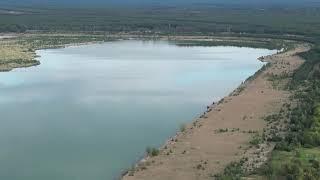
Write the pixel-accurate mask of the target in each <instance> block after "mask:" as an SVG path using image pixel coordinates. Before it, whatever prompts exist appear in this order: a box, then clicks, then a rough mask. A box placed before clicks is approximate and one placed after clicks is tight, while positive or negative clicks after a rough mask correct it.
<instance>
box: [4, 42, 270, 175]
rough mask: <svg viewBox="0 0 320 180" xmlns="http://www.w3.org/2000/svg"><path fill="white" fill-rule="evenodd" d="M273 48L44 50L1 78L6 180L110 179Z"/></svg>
mask: <svg viewBox="0 0 320 180" xmlns="http://www.w3.org/2000/svg"><path fill="white" fill-rule="evenodd" d="M275 52H276V51H275V50H266V49H253V48H238V47H222V46H221V47H201V46H196V47H195V46H194V47H180V46H176V45H174V44H172V43H169V42H165V41H155V42H154V41H117V42H106V43H102V44H90V45H83V46H77V47H68V48H63V49H48V50H39V51H38V52H37V54H38V55H40V56H41V57H40V58H39V60H40V61H41V65H40V66H36V67H30V68H24V69H15V70H13V71H11V72H6V73H0V114H1V118H0V145H1V148H0V179H5V180H44V179H45V180H57V179H59V180H88V179H92V180H109V179H115V178H117V177H119V175H120V174H121V172H122V170H124V169H126V168H129V167H130V166H131V165H132V164H134V163H135V162H136V161H138V160H139V159H140V158H141V157H143V155H144V152H145V149H146V147H147V146H151V147H158V146H160V145H161V144H163V143H164V142H165V141H166V139H168V138H169V137H170V136H172V135H174V134H175V132H176V131H177V130H178V129H179V126H180V125H181V124H183V123H188V122H191V121H192V120H193V119H194V118H195V117H197V116H198V115H199V114H201V112H203V111H204V110H205V109H206V106H207V105H209V104H211V103H212V102H213V101H217V100H219V99H220V98H222V97H224V96H226V95H228V94H229V93H230V92H232V91H233V90H234V89H235V88H236V87H237V86H238V85H239V84H240V83H241V82H242V81H244V80H245V79H246V78H248V77H249V76H251V75H252V74H254V72H256V71H257V70H258V69H259V68H261V67H262V65H263V63H261V62H260V61H258V60H257V58H258V57H260V56H265V55H270V54H273V53H275Z"/></svg>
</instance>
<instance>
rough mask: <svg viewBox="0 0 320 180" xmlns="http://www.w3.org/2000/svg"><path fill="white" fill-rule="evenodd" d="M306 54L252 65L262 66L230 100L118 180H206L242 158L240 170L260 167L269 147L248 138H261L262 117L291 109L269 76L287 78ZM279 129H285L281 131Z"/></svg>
mask: <svg viewBox="0 0 320 180" xmlns="http://www.w3.org/2000/svg"><path fill="white" fill-rule="evenodd" d="M309 50H310V45H309V44H306V43H299V44H295V45H294V47H293V48H292V49H289V50H286V51H283V52H280V53H276V54H273V55H270V56H266V57H259V58H258V60H260V61H262V62H267V64H266V65H264V66H263V67H262V68H261V69H259V70H258V71H257V72H256V73H255V74H254V75H253V76H251V77H249V78H248V79H247V80H246V81H244V82H243V83H242V84H241V85H240V86H239V87H238V88H236V89H235V90H234V91H233V92H232V93H230V95H228V96H226V97H225V98H223V99H221V100H220V101H219V102H218V103H216V104H212V105H210V106H208V108H207V111H206V112H204V113H203V114H202V115H201V116H200V117H198V118H196V119H195V120H194V121H193V122H192V123H191V124H188V125H187V126H186V127H185V128H184V129H183V131H181V132H177V133H176V135H175V136H173V137H172V138H170V139H168V140H167V141H166V142H165V143H164V145H163V146H162V147H160V148H159V155H157V156H152V155H146V156H145V158H143V159H142V160H141V161H140V162H138V163H137V164H136V165H135V166H134V167H133V168H132V169H130V170H128V171H126V172H125V173H123V176H122V177H120V178H121V179H124V180H149V179H150V180H151V179H152V180H165V179H166V180H167V179H174V180H180V179H181V180H194V179H204V180H206V179H208V180H209V179H212V178H214V176H215V175H216V174H218V173H220V172H221V171H223V169H224V167H226V166H227V165H228V164H229V163H231V162H233V161H238V160H240V159H243V158H246V159H247V161H246V162H245V166H246V167H245V169H246V171H252V170H254V169H256V168H258V167H260V166H261V165H262V164H263V163H264V162H266V160H267V159H268V156H269V155H270V152H272V150H273V148H274V143H265V144H261V145H259V148H257V147H252V145H251V144H250V139H252V136H253V135H256V134H261V133H267V132H266V131H267V130H266V128H267V124H266V122H265V121H264V117H266V116H267V115H270V114H272V113H273V112H277V111H278V110H279V109H280V108H281V107H282V106H283V105H284V104H286V103H291V102H290V100H289V96H290V92H289V91H286V90H280V89H276V88H275V87H273V84H272V82H271V80H270V76H273V75H282V74H283V73H286V74H292V73H293V72H294V70H295V69H297V68H298V67H299V66H300V65H301V64H302V63H303V62H304V60H303V59H301V58H300V57H299V56H297V54H299V53H301V52H306V51H309ZM284 128H285V127H284Z"/></svg>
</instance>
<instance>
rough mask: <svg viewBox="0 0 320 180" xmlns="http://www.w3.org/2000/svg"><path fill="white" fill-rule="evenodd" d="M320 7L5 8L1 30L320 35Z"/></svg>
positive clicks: (2, 13) (1, 17)
mask: <svg viewBox="0 0 320 180" xmlns="http://www.w3.org/2000/svg"><path fill="white" fill-rule="evenodd" d="M319 19H320V8H299V9H298V8H291V9H290V8H286V9H284V8H267V9H262V8H215V7H204V6H195V7H190V8H177V7H162V6H152V8H150V7H148V8H143V7H141V8H129V7H123V8H119V7H114V8H113V7H103V8H86V9H84V8H30V7H29V8H26V7H25V8H15V9H5V10H1V9H0V32H24V31H28V30H29V31H90V32H92V31H107V32H133V31H135V32H139V33H169V34H183V33H184V34H185V33H192V34H208V33H221V32H224V33H225V32H227V33H228V32H233V33H253V34H279V35H280V34H281V35H283V34H295V35H308V36H317V35H320V20H319Z"/></svg>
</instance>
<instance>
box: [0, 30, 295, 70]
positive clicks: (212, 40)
mask: <svg viewBox="0 0 320 180" xmlns="http://www.w3.org/2000/svg"><path fill="white" fill-rule="evenodd" d="M0 37H4V38H0V43H1V44H0V52H1V48H5V51H11V50H10V47H11V46H13V47H15V49H14V50H15V51H14V52H12V53H11V54H20V56H22V57H16V58H13V59H11V58H10V59H9V60H5V61H3V62H0V72H9V71H11V70H13V69H16V68H27V67H30V66H37V65H40V64H41V62H39V61H38V60H37V59H36V58H37V55H36V51H37V50H43V49H55V48H67V47H72V46H80V45H89V44H97V43H104V42H110V41H118V40H166V41H169V42H174V43H175V44H176V45H177V46H235V47H251V48H265V49H270V47H273V49H277V48H279V45H280V44H281V45H283V44H286V43H288V44H289V43H292V42H294V41H291V40H275V39H268V38H251V37H228V36H226V37H221V36H179V35H175V36H164V35H157V36H152V35H149V36H148V35H133V34H127V35H125V34H110V35H107V36H106V35H85V34H74V35H73V34H8V35H5V34H4V35H2V36H0ZM52 37H54V38H57V40H58V43H57V42H50V41H51V39H50V38H52ZM28 38H29V39H28ZM32 38H34V39H33V40H37V41H39V40H40V41H43V42H44V44H35V45H34V44H32ZM37 38H38V39H37ZM68 38H69V39H68ZM73 38H75V39H73ZM77 38H78V39H77ZM81 38H83V39H81ZM46 39H47V42H46V41H44V40H46ZM30 40H31V42H30ZM20 41H21V42H23V44H21V42H20ZM59 41H61V42H59ZM3 42H4V43H3ZM280 42H281V43H280ZM46 43H47V44H46ZM1 45H2V46H3V47H1ZM8 45H10V46H8ZM5 46H8V47H9V49H8V47H7V48H6V47H5ZM19 49H20V50H19ZM0 58H3V57H0ZM6 58H7V57H4V59H6Z"/></svg>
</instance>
